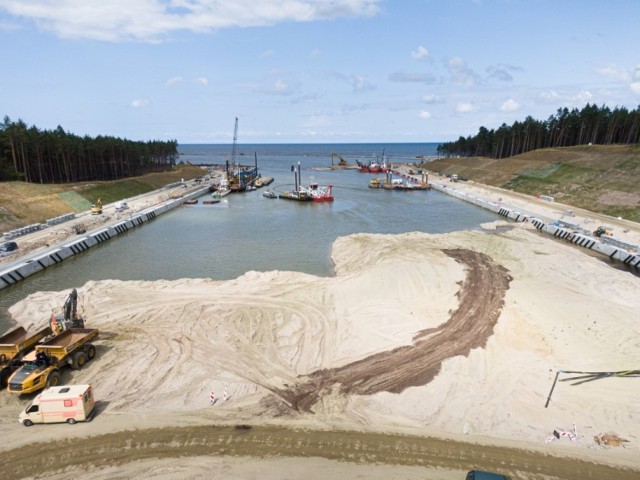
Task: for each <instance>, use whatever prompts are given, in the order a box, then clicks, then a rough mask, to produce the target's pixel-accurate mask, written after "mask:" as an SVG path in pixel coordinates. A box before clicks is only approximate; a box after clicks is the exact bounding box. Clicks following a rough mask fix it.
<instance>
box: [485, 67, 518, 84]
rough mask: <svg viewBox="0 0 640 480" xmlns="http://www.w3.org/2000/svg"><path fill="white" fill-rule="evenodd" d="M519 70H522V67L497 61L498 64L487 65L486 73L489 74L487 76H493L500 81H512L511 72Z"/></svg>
mask: <svg viewBox="0 0 640 480" xmlns="http://www.w3.org/2000/svg"><path fill="white" fill-rule="evenodd" d="M519 70H522V68H520V67H516V66H513V65H506V64H504V63H499V64H498V65H490V66H488V67H487V74H488V75H489V78H494V79H496V80H500V81H501V82H511V81H513V75H511V72H513V71H519Z"/></svg>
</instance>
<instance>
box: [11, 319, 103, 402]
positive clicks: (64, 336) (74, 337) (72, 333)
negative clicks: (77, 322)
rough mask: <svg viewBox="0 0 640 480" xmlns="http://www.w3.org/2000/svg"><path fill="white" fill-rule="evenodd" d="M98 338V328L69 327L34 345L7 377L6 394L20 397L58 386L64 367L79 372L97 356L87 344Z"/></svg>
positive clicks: (91, 346) (93, 349)
mask: <svg viewBox="0 0 640 480" xmlns="http://www.w3.org/2000/svg"><path fill="white" fill-rule="evenodd" d="M97 337H98V329H97V328H69V329H67V330H65V331H64V332H62V333H61V334H59V335H56V336H55V337H53V338H51V339H50V340H48V341H46V342H45V343H42V344H40V345H36V347H35V351H31V352H29V353H28V354H27V355H25V356H24V358H23V361H24V364H23V365H22V366H21V367H20V368H19V369H18V370H16V372H15V373H14V374H13V375H11V377H10V378H9V385H8V391H9V393H13V394H17V395H22V394H25V393H32V392H36V391H38V390H42V389H43V388H49V387H55V386H58V385H60V382H61V369H62V368H63V367H65V366H67V365H68V366H71V367H72V368H73V369H76V370H78V369H81V368H82V367H84V365H85V364H86V363H87V362H88V361H90V360H92V359H93V358H94V357H95V356H96V347H95V346H94V345H93V344H92V343H90V342H91V340H93V339H95V338H97Z"/></svg>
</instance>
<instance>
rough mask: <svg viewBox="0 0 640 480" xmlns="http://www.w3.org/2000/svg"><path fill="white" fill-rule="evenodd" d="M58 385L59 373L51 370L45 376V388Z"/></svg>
mask: <svg viewBox="0 0 640 480" xmlns="http://www.w3.org/2000/svg"><path fill="white" fill-rule="evenodd" d="M58 385H60V373H58V372H51V373H50V374H49V377H48V378H47V388H49V387H56V386H58Z"/></svg>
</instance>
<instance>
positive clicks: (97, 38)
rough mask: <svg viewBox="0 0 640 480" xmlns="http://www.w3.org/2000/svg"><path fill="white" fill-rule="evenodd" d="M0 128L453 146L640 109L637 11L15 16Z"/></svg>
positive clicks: (23, 4)
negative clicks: (562, 120)
mask: <svg viewBox="0 0 640 480" xmlns="http://www.w3.org/2000/svg"><path fill="white" fill-rule="evenodd" d="M0 50H1V51H2V55H1V57H0V59H1V60H0V116H1V118H4V117H5V116H8V117H9V118H10V119H11V120H12V121H17V120H22V121H24V122H25V123H26V124H27V125H29V126H36V127H38V128H40V129H47V130H54V129H56V128H57V127H58V126H61V127H62V128H63V129H64V130H65V131H67V132H69V133H73V134H76V135H80V136H85V135H88V136H91V137H95V136H98V135H107V136H116V137H120V138H126V139H129V140H141V141H148V140H177V141H178V143H180V144H193V143H226V144H228V143H231V142H232V140H233V134H234V124H235V118H236V117H237V118H238V136H237V138H238V144H242V143H247V144H249V143H366V142H375V143H397V142H444V141H451V140H456V139H457V138H458V137H460V136H464V137H466V136H469V135H475V134H476V133H477V132H478V129H479V128H480V127H481V126H484V127H486V128H489V129H491V128H498V127H500V125H502V124H503V123H506V124H507V125H510V124H512V123H513V122H514V121H516V120H524V119H525V118H526V117H527V116H531V117H533V118H534V119H537V120H546V119H547V118H549V116H550V115H553V114H555V113H556V111H557V110H558V109H559V108H564V107H567V108H569V109H572V108H578V109H581V108H583V107H584V106H585V105H586V104H587V103H591V104H596V105H598V106H602V105H606V106H609V107H610V108H614V107H616V106H618V107H627V108H629V109H635V108H638V106H639V105H640V1H637V0H610V1H605V0H0Z"/></svg>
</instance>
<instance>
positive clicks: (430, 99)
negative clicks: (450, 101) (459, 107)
mask: <svg viewBox="0 0 640 480" xmlns="http://www.w3.org/2000/svg"><path fill="white" fill-rule="evenodd" d="M422 101H423V102H424V103H444V98H442V97H439V96H438V95H423V96H422Z"/></svg>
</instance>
